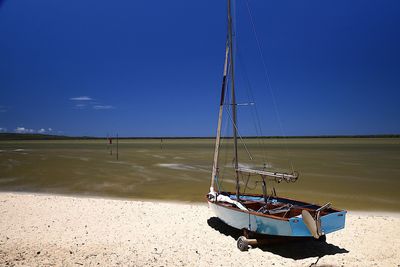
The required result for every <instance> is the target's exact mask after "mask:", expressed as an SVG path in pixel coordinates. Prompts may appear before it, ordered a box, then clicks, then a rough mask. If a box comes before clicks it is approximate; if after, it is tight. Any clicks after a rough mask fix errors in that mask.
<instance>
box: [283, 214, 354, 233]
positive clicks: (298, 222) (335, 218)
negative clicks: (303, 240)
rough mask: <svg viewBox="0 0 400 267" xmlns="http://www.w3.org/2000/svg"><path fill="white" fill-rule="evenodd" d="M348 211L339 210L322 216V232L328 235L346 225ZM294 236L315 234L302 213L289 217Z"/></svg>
mask: <svg viewBox="0 0 400 267" xmlns="http://www.w3.org/2000/svg"><path fill="white" fill-rule="evenodd" d="M346 213H347V212H346V211H337V212H332V213H329V214H326V215H324V216H321V217H320V222H321V234H322V235H326V234H330V233H332V232H335V231H338V230H341V229H343V228H344V227H345V222H346ZM289 223H290V227H291V229H292V236H299V237H300V236H303V237H306V236H309V237H311V236H313V235H312V234H311V232H310V230H309V229H308V227H307V226H306V224H305V222H304V221H303V218H302V216H301V215H299V216H297V217H293V218H290V219H289Z"/></svg>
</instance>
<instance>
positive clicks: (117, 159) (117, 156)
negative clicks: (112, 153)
mask: <svg viewBox="0 0 400 267" xmlns="http://www.w3.org/2000/svg"><path fill="white" fill-rule="evenodd" d="M117 160H118V134H117Z"/></svg>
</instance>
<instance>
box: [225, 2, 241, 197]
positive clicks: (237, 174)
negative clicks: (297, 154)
mask: <svg viewBox="0 0 400 267" xmlns="http://www.w3.org/2000/svg"><path fill="white" fill-rule="evenodd" d="M228 31H229V50H230V67H231V69H230V71H231V95H232V96H231V98H232V120H233V122H232V123H233V125H232V128H233V150H234V162H235V174H236V199H237V200H238V201H239V191H240V185H239V172H238V167H239V163H238V151H237V117H236V96H235V64H234V54H233V53H234V51H233V29H232V8H231V0H228Z"/></svg>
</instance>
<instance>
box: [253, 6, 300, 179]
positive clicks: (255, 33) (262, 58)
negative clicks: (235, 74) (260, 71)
mask: <svg viewBox="0 0 400 267" xmlns="http://www.w3.org/2000/svg"><path fill="white" fill-rule="evenodd" d="M245 2H246V6H247V11H248V13H249V17H250V22H251V25H252V28H253V33H254V36H255V39H256V42H257V47H258V52H259V54H260V57H261V62H262V65H263V68H264V76H265V77H264V78H265V85H266V87H267V88H268V89H269V91H270V93H271V98H272V103H273V105H274V109H275V113H276V117H277V120H278V124H279V127H280V131H281V133H282V135H283V136H284V137H286V135H285V133H284V131H283V126H282V121H281V118H280V114H279V110H278V105H277V103H276V100H275V95H274V92H273V89H272V86H271V81H270V78H269V75H268V70H267V65H266V64H265V60H264V54H263V52H262V49H261V42H260V40H259V38H258V35H257V31H256V27H255V24H254V19H253V15H252V12H251V8H250V3H249V0H246V1H245ZM283 141H284V146H285V149H286V154H287V156H288V158H289V164H290V167H291V168H292V172H294V167H293V163H292V161H291V160H290V158H291V157H290V153H289V149H288V146H287V142H286V140H285V138H284V140H283Z"/></svg>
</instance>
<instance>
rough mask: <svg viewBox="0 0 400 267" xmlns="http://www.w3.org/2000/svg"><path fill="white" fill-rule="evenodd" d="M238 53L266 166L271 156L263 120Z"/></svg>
mask: <svg viewBox="0 0 400 267" xmlns="http://www.w3.org/2000/svg"><path fill="white" fill-rule="evenodd" d="M237 53H238V57H239V64H240V66H241V68H242V69H243V74H244V77H245V80H246V82H247V87H246V89H247V90H246V93H247V98H248V99H249V101H251V102H252V103H254V105H253V106H254V109H251V115H252V119H253V123H254V128H255V130H256V134H257V136H259V137H261V138H257V139H258V140H257V141H258V143H259V145H260V146H261V148H262V149H261V150H262V153H263V161H264V164H266V163H267V162H268V161H269V156H268V152H267V151H266V149H265V142H264V138H263V133H262V126H261V120H260V116H259V113H258V108H257V103H256V101H255V100H254V94H253V90H252V86H251V83H250V79H249V76H248V75H247V70H246V66H245V64H244V62H243V60H242V57H241V56H240V53H239V49H238V52H237Z"/></svg>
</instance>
